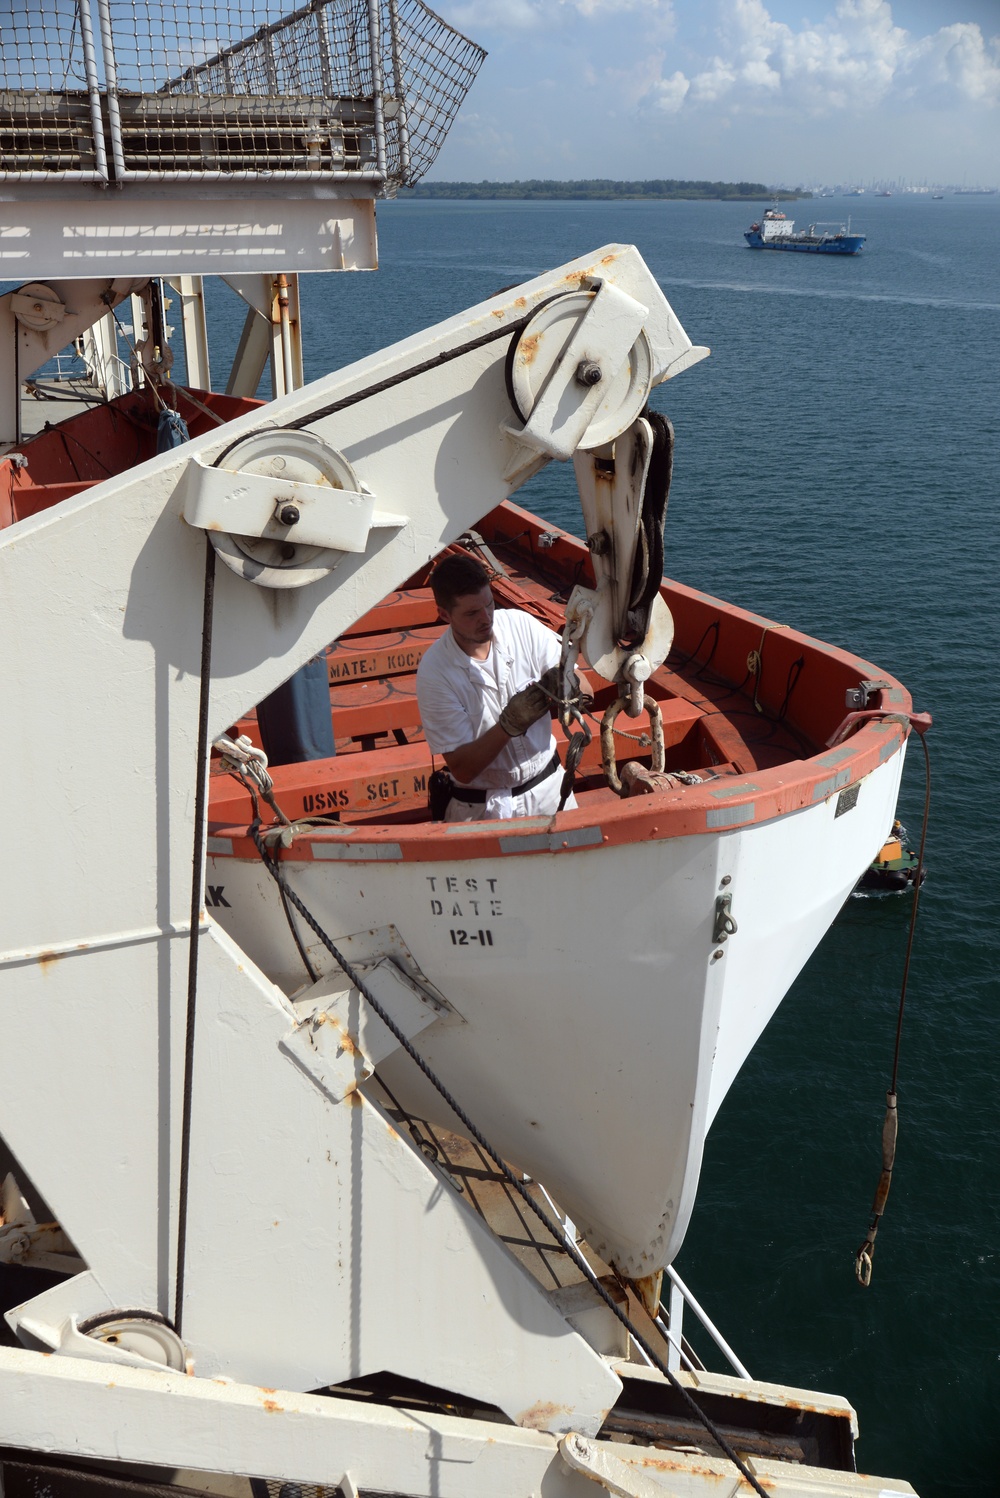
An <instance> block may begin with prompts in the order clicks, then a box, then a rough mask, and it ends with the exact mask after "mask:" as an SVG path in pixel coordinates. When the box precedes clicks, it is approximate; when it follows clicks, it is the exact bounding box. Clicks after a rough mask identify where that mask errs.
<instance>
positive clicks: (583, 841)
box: [500, 827, 604, 853]
mask: <svg viewBox="0 0 1000 1498" xmlns="http://www.w3.org/2000/svg"><path fill="white" fill-rule="evenodd" d="M603 842H604V833H603V832H602V831H601V829H600V827H575V828H574V829H573V830H572V831H570V832H549V833H545V832H543V833H540V834H537V833H536V834H532V836H530V837H502V838H501V839H500V852H501V853H561V852H562V850H563V848H596V847H597V845H598V844H599V843H603Z"/></svg>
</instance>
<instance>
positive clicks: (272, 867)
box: [250, 820, 769, 1498]
mask: <svg viewBox="0 0 1000 1498" xmlns="http://www.w3.org/2000/svg"><path fill="white" fill-rule="evenodd" d="M250 836H251V837H252V838H253V841H254V843H255V845H256V847H257V851H258V853H259V854H260V856H261V859H262V860H263V863H264V867H265V868H266V869H267V871H268V873H269V874H270V875H271V877H272V878H273V879H274V881H275V883H276V884H277V885H278V888H279V889H281V890H283V891H284V893H285V895H286V896H287V898H288V900H290V901H291V903H292V905H294V907H295V909H296V910H297V911H298V912H299V914H300V915H301V916H302V918H303V920H304V921H305V922H306V923H307V925H309V926H310V927H311V928H312V930H313V931H314V932H315V934H316V935H317V936H318V937H319V939H320V941H321V942H322V943H323V946H324V947H325V948H326V950H327V951H328V952H329V953H330V956H331V957H332V958H333V959H334V961H335V962H336V963H337V964H338V966H339V967H340V968H341V969H342V970H343V972H344V973H345V974H346V975H347V977H348V978H349V979H350V980H351V982H352V983H353V985H354V987H355V988H357V989H358V991H359V993H361V995H362V996H363V997H364V999H365V1000H366V1002H367V1003H368V1004H369V1005H370V1006H371V1008H372V1010H373V1012H374V1013H375V1014H376V1015H377V1016H378V1018H379V1019H380V1020H381V1021H382V1023H383V1024H384V1025H385V1027H386V1029H387V1030H388V1031H389V1032H390V1034H392V1035H393V1036H394V1037H395V1039H396V1040H397V1041H398V1042H399V1044H400V1045H401V1046H402V1048H403V1050H404V1051H405V1052H406V1054H407V1055H408V1056H409V1057H410V1060H411V1061H413V1062H414V1063H415V1064H416V1065H417V1066H418V1067H419V1069H420V1071H421V1072H423V1074H424V1076H425V1077H426V1078H427V1080H428V1082H430V1084H431V1086H432V1087H433V1088H434V1089H435V1091H436V1092H437V1093H438V1094H439V1095H440V1096H441V1098H442V1099H443V1100H444V1102H445V1103H446V1104H447V1106H448V1107H449V1108H450V1109H451V1111H452V1112H453V1113H454V1114H455V1117H456V1118H457V1119H458V1120H459V1121H460V1123H461V1124H462V1126H463V1127H464V1128H465V1129H466V1130H467V1132H468V1135H469V1138H470V1139H474V1140H475V1142H476V1143H477V1144H478V1145H479V1147H480V1149H482V1150H483V1151H484V1152H485V1154H487V1155H488V1156H489V1158H490V1159H491V1160H492V1161H493V1164H494V1165H495V1166H496V1167H497V1169H498V1170H499V1171H500V1173H501V1175H502V1176H503V1177H504V1179H505V1180H506V1182H507V1184H508V1185H509V1186H511V1187H513V1189H514V1190H515V1191H516V1192H517V1193H518V1195H519V1196H520V1197H522V1199H523V1200H524V1202H525V1203H526V1205H527V1206H528V1207H529V1208H530V1209H531V1211H532V1212H534V1214H535V1216H536V1217H537V1218H538V1219H539V1221H540V1222H541V1223H542V1224H543V1226H544V1227H545V1229H546V1231H547V1232H549V1233H550V1234H551V1235H552V1237H553V1238H555V1239H556V1241H559V1240H560V1239H561V1240H562V1241H563V1242H565V1243H566V1245H567V1248H568V1249H569V1250H570V1252H571V1254H572V1257H573V1259H574V1261H575V1263H576V1266H577V1268H578V1269H579V1270H580V1272H581V1273H582V1274H583V1276H584V1278H585V1279H586V1280H587V1281H588V1282H589V1284H590V1285H591V1287H592V1288H593V1289H594V1290H595V1291H596V1292H597V1294H598V1295H599V1296H600V1298H601V1300H602V1301H603V1302H604V1304H605V1305H606V1306H607V1308H608V1310H609V1311H610V1312H611V1313H612V1315H613V1316H614V1317H615V1319H616V1320H617V1321H619V1322H620V1323H621V1325H622V1326H623V1327H624V1328H625V1330H626V1331H627V1332H628V1333H629V1335H630V1336H631V1337H632V1338H633V1339H634V1341H635V1342H636V1344H637V1346H639V1347H640V1348H641V1349H642V1351H643V1352H644V1353H645V1355H646V1357H647V1358H648V1359H649V1361H650V1362H651V1363H652V1365H653V1367H654V1368H656V1369H657V1371H658V1372H659V1373H661V1374H662V1375H663V1377H664V1378H665V1379H666V1380H667V1382H668V1383H669V1384H670V1385H671V1387H672V1388H673V1389H674V1390H675V1391H676V1392H677V1393H678V1394H679V1395H680V1396H681V1398H682V1399H683V1401H684V1402H685V1404H686V1405H687V1406H688V1407H689V1409H690V1410H691V1412H692V1414H693V1415H694V1416H695V1417H696V1418H697V1420H698V1421H699V1423H700V1424H701V1425H703V1426H704V1428H705V1429H706V1430H707V1431H708V1433H709V1435H710V1436H711V1438H712V1440H713V1441H714V1442H715V1443H716V1444H717V1446H718V1447H719V1449H720V1450H721V1451H722V1452H723V1453H724V1454H725V1456H726V1457H728V1459H729V1460H730V1461H731V1462H732V1463H733V1465H734V1466H735V1467H736V1470H737V1471H738V1472H739V1474H740V1476H741V1477H742V1478H743V1479H744V1481H745V1482H748V1483H749V1484H750V1486H751V1487H752V1488H753V1490H754V1492H755V1493H757V1494H758V1498H769V1495H768V1494H767V1493H766V1492H765V1491H764V1489H763V1487H762V1486H761V1484H760V1483H759V1482H758V1480H757V1478H756V1477H755V1476H754V1474H753V1473H752V1472H751V1471H750V1468H749V1467H748V1466H747V1465H746V1463H745V1462H744V1461H743V1459H742V1458H741V1457H740V1456H739V1455H738V1454H737V1452H736V1451H735V1450H734V1448H733V1447H732V1445H731V1444H730V1442H729V1441H728V1440H727V1438H726V1437H725V1436H724V1435H723V1433H722V1431H721V1430H719V1428H718V1426H716V1424H715V1423H714V1421H713V1420H712V1418H711V1416H710V1415H707V1414H706V1413H705V1411H704V1410H703V1409H702V1408H701V1406H700V1405H699V1404H698V1402H697V1400H695V1399H694V1398H693V1397H692V1395H691V1394H690V1393H689V1392H688V1390H687V1389H686V1388H685V1387H684V1385H683V1384H682V1383H681V1381H680V1379H678V1378H677V1376H676V1375H675V1374H674V1373H673V1371H672V1370H671V1369H669V1368H668V1367H667V1365H666V1363H665V1362H664V1361H663V1359H662V1358H661V1357H660V1356H659V1354H658V1353H657V1352H656V1350H655V1349H654V1348H653V1347H652V1346H651V1345H650V1344H649V1343H648V1342H647V1340H646V1338H645V1337H643V1336H642V1335H641V1333H640V1332H639V1331H638V1330H637V1329H636V1327H635V1326H634V1325H633V1323H632V1321H631V1320H630V1319H629V1317H628V1316H627V1315H626V1314H625V1312H624V1311H623V1310H622V1309H621V1307H620V1306H619V1305H618V1304H617V1302H616V1301H615V1300H614V1299H613V1297H612V1296H611V1295H610V1294H609V1292H608V1291H607V1290H606V1289H605V1287H604V1286H603V1285H602V1284H601V1281H600V1279H599V1278H598V1276H597V1275H596V1274H595V1273H594V1271H593V1270H592V1269H591V1267H590V1265H589V1264H588V1263H587V1260H586V1258H585V1257H584V1255H583V1254H582V1253H581V1252H580V1250H579V1248H577V1247H576V1245H575V1244H574V1245H571V1244H570V1242H569V1240H568V1239H567V1238H566V1237H565V1235H564V1234H562V1233H560V1231H559V1229H558V1228H557V1227H556V1224H555V1223H554V1222H552V1220H551V1218H550V1217H549V1216H548V1213H547V1212H545V1211H544V1209H543V1208H542V1207H540V1206H539V1205H538V1203H537V1202H536V1201H535V1199H534V1197H533V1196H532V1195H531V1193H530V1192H529V1191H528V1189H527V1187H526V1186H525V1185H524V1182H523V1181H519V1180H518V1179H517V1176H516V1175H515V1174H514V1172H513V1171H512V1170H511V1168H510V1166H509V1165H508V1164H507V1162H506V1161H505V1160H504V1159H503V1158H502V1157H501V1155H500V1154H499V1153H498V1152H497V1150H495V1149H494V1148H493V1146H492V1145H491V1144H490V1142H489V1141H488V1140H487V1139H486V1137H485V1136H484V1135H483V1134H482V1133H481V1132H480V1130H479V1129H478V1128H477V1127H476V1125H475V1124H474V1123H473V1121H472V1119H471V1118H470V1117H469V1115H468V1114H467V1113H466V1112H465V1110H464V1109H463V1108H462V1106H461V1104H460V1103H459V1102H458V1101H457V1099H455V1098H454V1097H453V1096H452V1094H451V1093H450V1092H449V1091H448V1089H447V1087H446V1086H445V1085H444V1083H443V1082H442V1081H441V1080H440V1078H439V1077H438V1076H437V1075H436V1073H435V1072H434V1071H433V1070H432V1069H431V1067H430V1065H429V1064H428V1062H427V1061H425V1060H424V1058H423V1056H421V1054H420V1052H419V1051H418V1050H417V1049H416V1048H415V1046H413V1045H412V1044H411V1042H410V1040H409V1039H408V1038H407V1036H406V1035H404V1033H403V1031H402V1030H401V1029H400V1028H399V1026H398V1025H397V1024H396V1022H395V1020H394V1019H393V1018H392V1016H391V1014H389V1012H388V1011H387V1010H386V1009H384V1008H383V1006H382V1005H381V1004H380V1003H379V1001H378V999H377V998H376V997H375V995H374V994H373V993H372V991H371V989H370V988H369V987H368V985H367V984H366V983H365V981H364V978H363V977H362V976H361V974H360V973H358V972H356V971H355V969H354V968H353V967H352V966H351V964H350V963H349V962H348V960H347V958H346V957H345V956H344V955H343V954H342V953H341V952H340V951H339V949H338V948H337V946H336V945H335V943H334V942H333V940H332V939H331V938H330V937H329V936H328V935H327V933H326V932H325V931H324V930H323V928H322V926H321V925H320V924H319V922H318V921H317V920H316V918H315V917H314V916H313V914H312V913H311V911H310V910H309V909H308V908H307V907H306V905H305V904H304V903H303V902H302V900H300V899H299V897H298V895H297V894H296V893H295V891H294V890H293V889H292V887H291V886H290V885H289V884H288V882H287V880H286V879H285V878H284V876H283V874H282V873H281V870H280V868H279V865H278V862H277V860H276V859H272V858H271V856H270V854H269V852H268V850H267V846H266V844H265V843H264V839H263V837H262V836H261V832H260V822H259V820H258V821H255V822H254V823H253V824H252V826H251V827H250Z"/></svg>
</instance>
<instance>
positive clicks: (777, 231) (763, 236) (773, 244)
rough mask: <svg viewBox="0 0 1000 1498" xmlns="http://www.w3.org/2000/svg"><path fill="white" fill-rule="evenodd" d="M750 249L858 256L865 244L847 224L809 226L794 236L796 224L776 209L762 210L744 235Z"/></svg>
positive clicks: (859, 235) (860, 235)
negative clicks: (760, 214)
mask: <svg viewBox="0 0 1000 1498" xmlns="http://www.w3.org/2000/svg"><path fill="white" fill-rule="evenodd" d="M743 238H744V239H745V240H746V242H747V244H748V245H749V246H750V248H751V249H752V250H797V251H799V252H804V253H806V254H811V255H857V254H858V253H859V251H860V250H861V248H862V246H863V245H864V243H865V238H866V236H865V235H864V234H852V233H851V221H850V219H848V221H847V223H846V224H839V225H837V224H821V223H815V224H810V225H809V227H808V229H800V230H799V232H798V233H797V234H796V232H795V224H794V222H793V220H792V219H790V218H788V217H787V215H785V214H784V213H781V212H780V210H779V209H777V208H768V209H766V210H765V212H764V214H763V215H762V217H761V218H760V219H759V220H758V222H756V223H753V224H751V225H750V227H749V229H747V231H746V233H745V234H744V235H743Z"/></svg>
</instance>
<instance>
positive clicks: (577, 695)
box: [538, 666, 594, 713]
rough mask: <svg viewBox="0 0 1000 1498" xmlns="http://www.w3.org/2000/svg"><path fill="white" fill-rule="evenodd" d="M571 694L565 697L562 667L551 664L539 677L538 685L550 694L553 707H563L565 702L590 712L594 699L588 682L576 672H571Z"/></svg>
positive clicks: (583, 711) (579, 709) (582, 710)
mask: <svg viewBox="0 0 1000 1498" xmlns="http://www.w3.org/2000/svg"><path fill="white" fill-rule="evenodd" d="M569 683H570V684H569V695H568V696H566V697H563V679H562V667H561V666H550V667H549V669H548V670H547V671H546V672H545V673H544V675H542V676H541V677H540V678H539V681H538V685H539V686H540V687H541V689H542V691H543V692H546V693H548V696H549V698H550V701H551V705H552V706H553V707H558V708H560V709H561V708H562V707H563V705H564V703H565V704H568V705H569V706H572V707H575V708H577V710H578V711H579V712H581V713H585V712H589V710H590V709H591V708H592V707H593V705H594V699H593V697H592V696H591V695H590V691H589V689H588V687H587V684H586V682H584V681H581V679H580V678H579V677H578V676H577V674H576V672H575V671H574V672H571V673H570V678H569Z"/></svg>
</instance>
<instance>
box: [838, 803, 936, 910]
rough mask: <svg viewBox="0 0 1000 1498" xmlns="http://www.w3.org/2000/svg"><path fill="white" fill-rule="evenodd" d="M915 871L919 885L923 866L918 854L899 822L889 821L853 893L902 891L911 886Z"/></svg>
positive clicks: (923, 871) (914, 878)
mask: <svg viewBox="0 0 1000 1498" xmlns="http://www.w3.org/2000/svg"><path fill="white" fill-rule="evenodd" d="M918 871H919V876H920V883H921V884H923V882H924V880H925V879H926V878H927V868H926V865H925V866H923V867H921V864H920V855H919V853H918V852H917V850H916V849H915V848H913V847H911V846H910V843H909V841H908V839H907V832H906V828H905V827H904V826H903V824H902V822H899V821H896V822H893V824H892V832H891V833H890V835H889V837H888V838H887V839H886V841H885V843H884V844H883V845H882V847H881V848H880V849H879V851H878V854H877V856H876V857H875V858H874V859H873V860H872V862H871V863H870V864H869V866H868V868H867V869H865V872H864V873H863V874H862V876H861V878H860V879H859V880H858V886H857V890H856V891H855V893H857V894H896V895H899V894H903V893H905V891H906V890H908V889H912V888H913V886H914V884H915V883H916V881H917V875H918Z"/></svg>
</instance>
